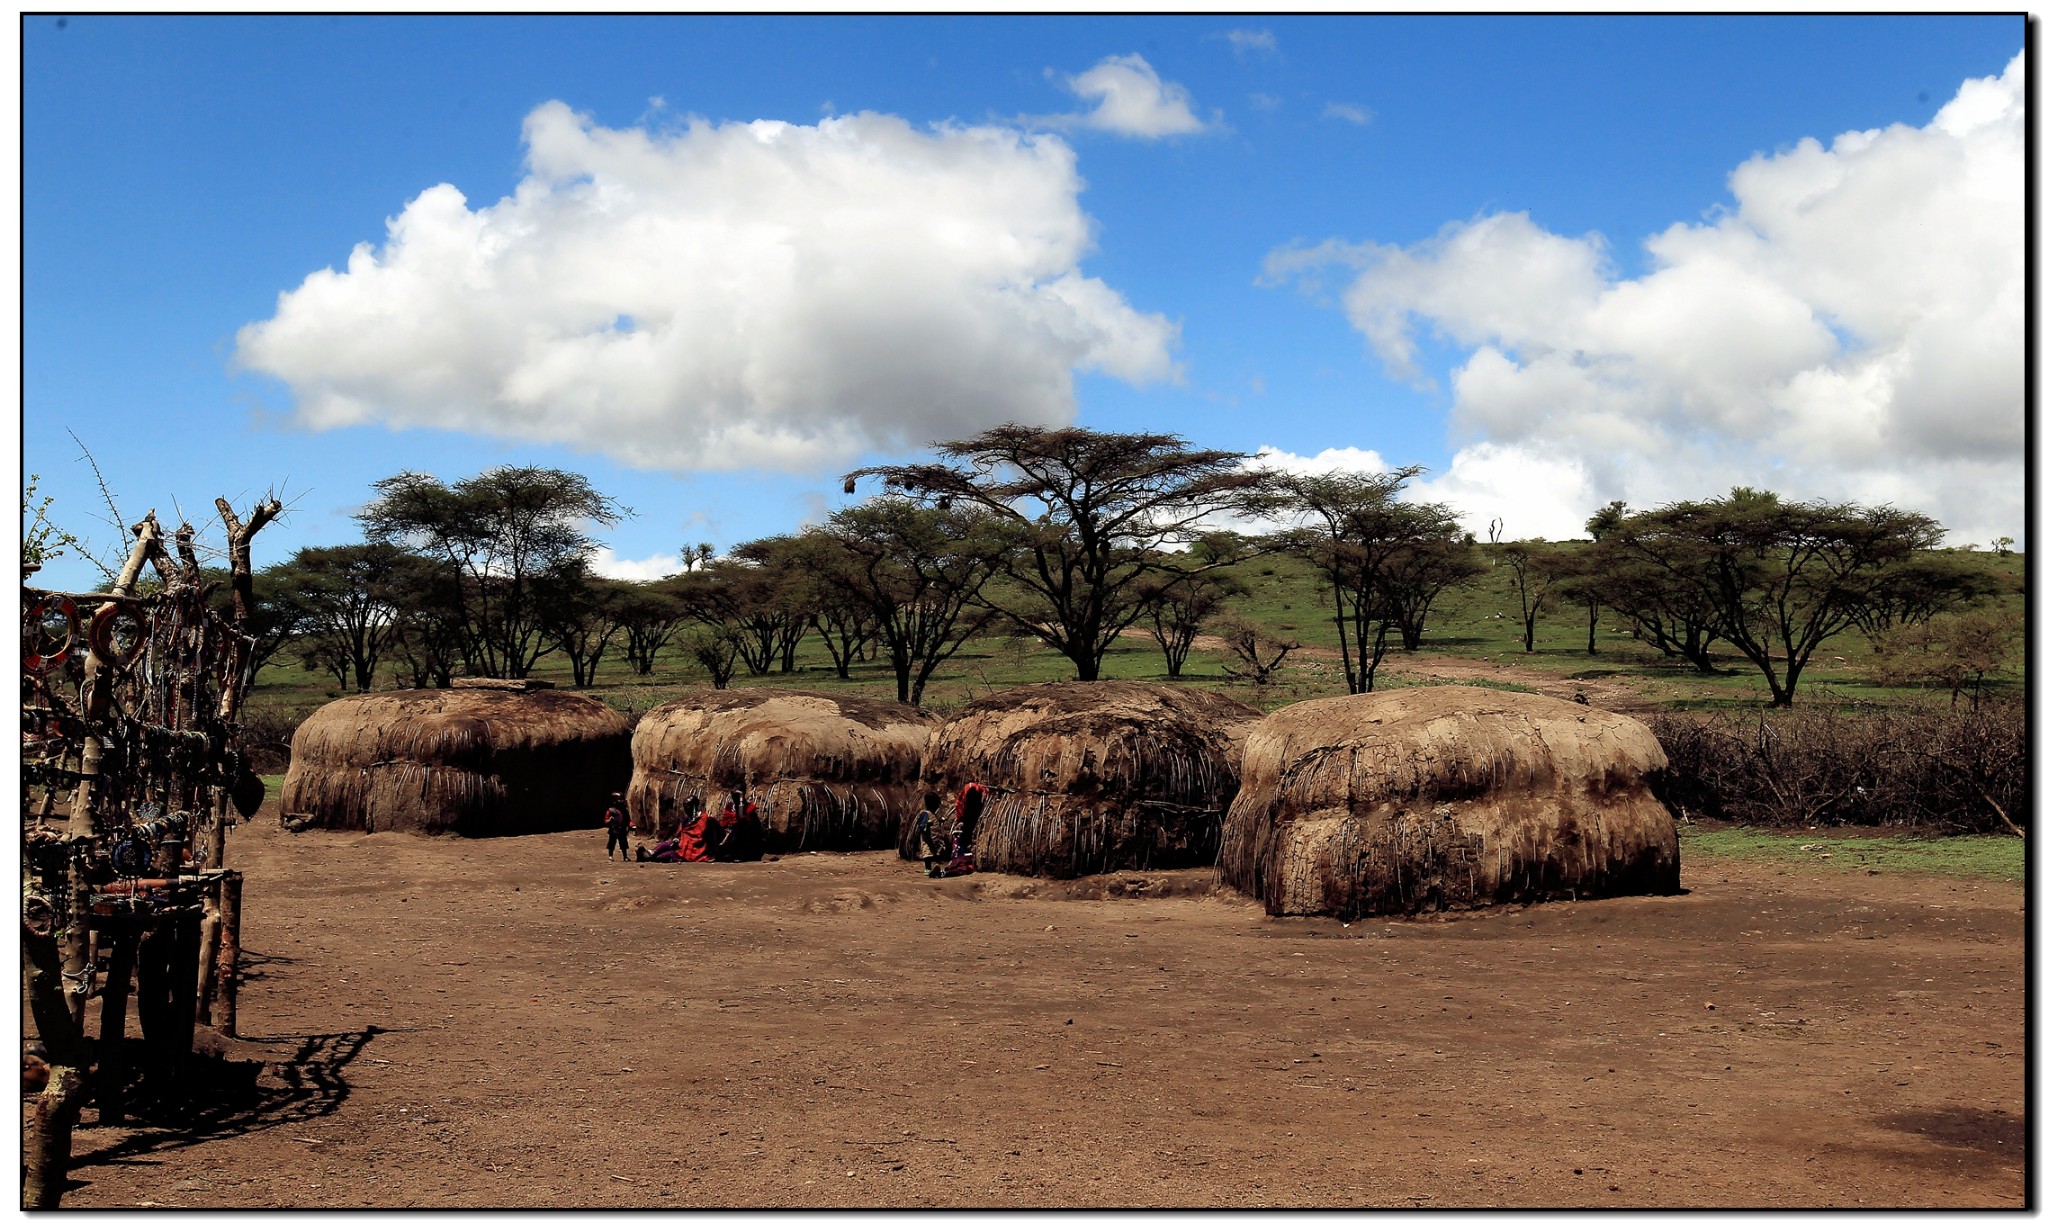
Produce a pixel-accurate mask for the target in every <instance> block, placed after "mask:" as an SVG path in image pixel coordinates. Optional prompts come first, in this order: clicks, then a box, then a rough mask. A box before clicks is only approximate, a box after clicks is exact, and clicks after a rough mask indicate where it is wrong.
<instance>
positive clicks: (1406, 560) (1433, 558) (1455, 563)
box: [1385, 520, 1486, 650]
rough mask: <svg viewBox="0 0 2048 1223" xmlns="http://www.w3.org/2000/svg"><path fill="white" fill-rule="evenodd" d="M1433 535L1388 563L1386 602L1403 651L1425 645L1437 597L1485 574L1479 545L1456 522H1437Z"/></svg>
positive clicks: (1431, 530) (1433, 527) (1420, 540)
mask: <svg viewBox="0 0 2048 1223" xmlns="http://www.w3.org/2000/svg"><path fill="white" fill-rule="evenodd" d="M1430 532H1431V533H1430V534H1427V535H1425V536H1424V537H1423V538H1420V539H1418V540H1416V541H1415V543H1414V544H1413V545H1412V546H1410V547H1408V548H1405V549H1403V550H1401V551H1400V552H1397V553H1396V554H1395V555H1394V557H1393V558H1392V560H1391V561H1389V562H1388V564H1387V569H1386V574H1385V581H1386V590H1387V602H1388V606H1389V608H1390V609H1391V610H1392V612H1393V617H1394V625H1395V627H1396V628H1398V629H1400V631H1401V648H1402V649H1404V650H1413V649H1416V648H1418V647H1419V646H1421V645H1422V629H1423V625H1424V624H1425V623H1426V622H1427V621H1428V619H1429V609H1430V608H1431V607H1433V606H1435V604H1436V600H1437V596H1438V595H1441V594H1442V593H1443V592H1444V591H1446V590H1449V589H1450V588H1451V587H1453V586H1457V585H1461V584H1462V583H1465V582H1469V581H1471V580H1472V579H1473V578H1475V577H1478V576H1479V575H1480V574H1482V573H1485V572H1486V562H1485V561H1484V560H1482V559H1481V558H1480V555H1479V547H1478V545H1477V544H1476V543H1474V542H1473V539H1472V536H1471V534H1470V533H1469V532H1465V531H1460V530H1459V529H1458V526H1457V523H1456V522H1454V521H1452V522H1446V521H1441V520H1439V521H1436V522H1434V523H1432V524H1431V525H1430Z"/></svg>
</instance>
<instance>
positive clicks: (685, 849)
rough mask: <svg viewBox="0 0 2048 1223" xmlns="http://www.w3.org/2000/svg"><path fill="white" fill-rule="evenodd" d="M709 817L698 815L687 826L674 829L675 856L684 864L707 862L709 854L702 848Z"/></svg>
mask: <svg viewBox="0 0 2048 1223" xmlns="http://www.w3.org/2000/svg"><path fill="white" fill-rule="evenodd" d="M710 823H711V817H710V816H709V815H700V816H698V817H697V818H696V819H694V820H692V821H690V823H688V824H687V825H685V826H683V827H681V828H678V829H676V856H677V857H678V858H681V859H682V860H683V861H685V862H708V861H710V859H711V854H710V853H709V852H708V851H706V850H705V848H704V832H705V829H706V828H707V827H708V826H709V825H710Z"/></svg>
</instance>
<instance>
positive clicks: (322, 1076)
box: [72, 1024, 388, 1168]
mask: <svg viewBox="0 0 2048 1223" xmlns="http://www.w3.org/2000/svg"><path fill="white" fill-rule="evenodd" d="M387 1030H388V1029H385V1028H380V1027H378V1026H376V1025H375V1024H371V1025H369V1026H368V1027H365V1028H364V1029H362V1030H361V1031H359V1032H324V1033H316V1034H312V1035H305V1036H277V1037H263V1038H257V1039H253V1040H241V1041H234V1042H226V1041H222V1042H221V1043H222V1044H223V1045H231V1046H232V1047H231V1048H229V1049H228V1050H227V1052H229V1053H231V1054H236V1055H241V1056H218V1055H214V1054H212V1053H209V1052H194V1053H193V1054H191V1055H190V1056H189V1057H187V1058H185V1059H183V1061H182V1063H181V1064H179V1065H178V1066H176V1067H174V1068H173V1069H171V1070H170V1071H168V1072H166V1071H159V1072H158V1073H157V1074H156V1075H155V1076H154V1077H155V1082H154V1083H152V1082H151V1076H150V1075H149V1074H147V1073H145V1074H144V1075H143V1076H142V1077H141V1078H140V1079H137V1080H135V1081H134V1082H132V1083H130V1084H129V1085H127V1086H126V1087H125V1088H124V1089H123V1091H122V1097H123V1098H122V1100H121V1105H122V1112H123V1114H124V1115H125V1116H126V1117H127V1118H128V1121H127V1127H128V1128H129V1129H131V1130H132V1132H131V1133H128V1134H127V1135H125V1136H123V1137H122V1138H121V1139H119V1140H118V1141H116V1142H114V1143H112V1144H110V1145H109V1146H107V1147H106V1148H105V1149H103V1150H100V1151H96V1152H93V1153H92V1154H89V1155H81V1156H78V1157H76V1158H74V1160H73V1161H72V1166H73V1167H74V1168H87V1167H92V1166H94V1165H102V1164H124V1163H132V1162H141V1161H142V1157H144V1156H147V1155H151V1154H154V1153H156V1152H158V1151H164V1150H175V1149H177V1148H181V1147H188V1146H192V1145H194V1144H196V1143H200V1142H207V1141H210V1140H213V1139H216V1138H229V1137H233V1136H235V1135H239V1134H248V1133H254V1132H256V1131H259V1130H267V1129H272V1128H274V1127H276V1126H280V1125H292V1124H295V1123H298V1122H301V1121H310V1120H313V1119H315V1118H318V1117H325V1116H328V1115H330V1114H332V1113H333V1112H334V1111H335V1110H337V1109H339V1108H340V1107H341V1105H342V1103H343V1102H344V1101H345V1100H347V1099H348V1095H349V1090H350V1089H349V1083H348V1079H347V1078H346V1077H345V1075H344V1073H343V1072H344V1071H346V1070H347V1069H348V1067H349V1065H350V1064H351V1063H353V1062H354V1061H355V1060H356V1059H357V1058H359V1057H361V1056H362V1054H363V1051H364V1050H365V1049H367V1048H369V1046H370V1042H371V1041H373V1040H375V1039H376V1038H377V1037H378V1036H380V1035H382V1034H383V1033H384V1032H386V1031H387ZM129 1053H130V1056H131V1057H138V1058H139V1057H140V1056H142V1054H143V1049H142V1045H141V1042H140V1041H131V1042H130V1049H129ZM249 1055H253V1056H249ZM131 1064H133V1063H131Z"/></svg>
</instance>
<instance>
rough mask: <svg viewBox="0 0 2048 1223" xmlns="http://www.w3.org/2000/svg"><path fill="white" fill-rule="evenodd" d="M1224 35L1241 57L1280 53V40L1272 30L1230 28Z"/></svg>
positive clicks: (1231, 47)
mask: <svg viewBox="0 0 2048 1223" xmlns="http://www.w3.org/2000/svg"><path fill="white" fill-rule="evenodd" d="M1223 37H1224V39H1225V40H1227V41H1228V42H1229V43H1230V49H1231V50H1232V51H1233V52H1235V53H1236V55H1237V57H1238V58H1239V59H1243V58H1245V57H1246V56H1250V55H1256V56H1259V57H1261V58H1271V57H1274V56H1277V55H1279V54H1280V40H1279V39H1277V38H1275V37H1273V31H1271V30H1230V31H1227V32H1225V33H1224V35H1223Z"/></svg>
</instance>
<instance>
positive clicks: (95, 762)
mask: <svg viewBox="0 0 2048 1223" xmlns="http://www.w3.org/2000/svg"><path fill="white" fill-rule="evenodd" d="M134 531H135V546H134V547H133V548H132V549H130V550H129V552H128V560H127V562H126V563H124V564H123V565H122V566H121V573H120V576H118V577H116V578H115V579H114V588H113V593H114V594H116V595H119V596H121V597H123V598H125V597H127V596H129V595H132V594H134V593H135V580H136V579H137V578H138V577H140V576H142V565H143V562H144V561H146V560H148V559H149V557H150V556H151V554H152V553H154V552H160V551H162V550H163V531H162V529H161V528H159V527H158V526H157V522H156V511H155V510H151V511H150V512H149V513H148V514H147V515H145V516H144V517H143V519H142V521H141V522H138V523H136V524H135V527H134ZM111 681H112V677H111V676H109V675H108V674H106V669H105V668H104V667H103V666H102V665H101V663H100V660H99V659H98V657H96V656H93V655H91V654H88V655H87V657H86V660H85V683H84V685H83V688H84V698H83V700H82V702H81V703H82V705H83V706H84V708H83V710H82V712H83V713H84V715H85V717H86V718H87V719H88V720H95V721H96V720H98V719H100V718H104V717H106V716H107V709H108V706H109V705H110V704H112V701H113V694H112V693H111V691H110V686H111ZM101 755H102V746H101V744H100V741H99V737H98V736H96V735H91V734H88V735H86V737H85V746H84V749H83V750H82V751H81V752H80V753H79V761H78V772H79V775H80V777H79V782H78V790H77V792H76V793H74V794H73V795H72V798H71V824H70V827H69V828H68V829H67V830H66V831H67V832H69V834H70V835H71V837H72V838H73V839H74V840H82V839H88V838H91V837H92V836H94V835H96V834H97V833H98V832H99V828H98V827H97V825H96V823H95V821H94V820H93V815H92V798H93V790H94V788H95V783H96V782H97V781H98V780H99V775H100V757H101ZM66 928H67V931H68V933H67V936H66V940H67V941H66V942H65V945H64V974H65V976H66V978H67V982H66V983H67V984H73V983H80V982H84V981H85V979H86V974H87V973H89V972H90V971H91V968H92V960H91V958H90V954H89V949H88V948H87V946H86V936H87V932H88V931H90V930H91V929H92V884H91V883H90V882H89V881H88V880H87V879H86V878H85V875H84V872H83V871H82V870H81V869H80V863H79V860H78V859H77V858H76V857H73V858H72V860H71V912H70V913H69V914H68V915H67V922H66ZM74 988H75V989H76V992H75V993H67V995H66V1003H67V1005H68V1008H69V1010H70V1013H71V1021H72V1023H74V1024H80V1025H82V1024H83V1023H84V1022H85V994H86V991H85V990H84V989H82V988H76V986H75V985H74ZM49 1039H50V1034H49V1033H47V1032H45V1033H43V1040H44V1042H45V1043H47V1042H48V1041H49ZM81 1047H83V1046H82V1042H81ZM52 1065H53V1066H54V1065H55V1063H52ZM80 1069H81V1070H82V1069H83V1066H81V1067H80ZM65 1145H66V1148H67V1150H68V1149H69V1145H70V1144H69V1143H68V1142H67V1143H66V1144H65Z"/></svg>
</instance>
